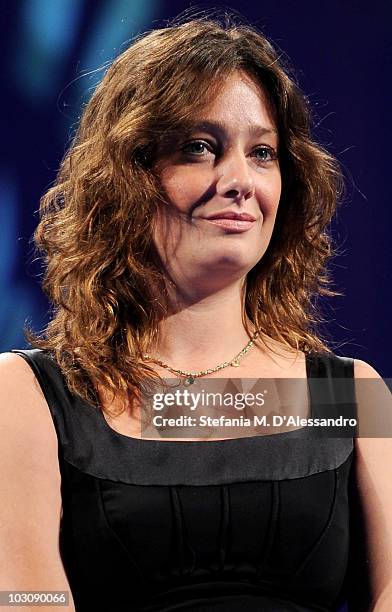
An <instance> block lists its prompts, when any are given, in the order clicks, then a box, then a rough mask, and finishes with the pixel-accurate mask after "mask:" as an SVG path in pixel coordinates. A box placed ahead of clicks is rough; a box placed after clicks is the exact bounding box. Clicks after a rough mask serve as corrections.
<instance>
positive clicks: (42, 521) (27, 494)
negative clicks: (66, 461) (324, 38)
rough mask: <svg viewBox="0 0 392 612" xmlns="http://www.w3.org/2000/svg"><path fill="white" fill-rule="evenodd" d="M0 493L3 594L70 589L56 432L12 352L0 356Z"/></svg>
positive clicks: (26, 369) (36, 388)
mask: <svg viewBox="0 0 392 612" xmlns="http://www.w3.org/2000/svg"><path fill="white" fill-rule="evenodd" d="M0 490H1V491H2V503H1V504H0V568H1V570H0V590H69V585H68V581H67V578H66V575H65V572H64V568H63V565H62V560H61V556H60V551H59V545H58V540H59V531H60V521H61V510H62V499H61V474H60V468H59V463H58V442H57V436H56V431H55V427H54V423H53V420H52V416H51V414H50V410H49V407H48V405H47V403H46V400H45V397H44V394H43V391H42V389H41V388H40V385H39V383H38V381H37V379H36V377H35V375H34V372H33V370H32V369H31V367H30V365H29V364H28V363H27V362H26V361H25V360H24V358H23V357H21V356H20V355H17V354H14V353H2V354H0ZM70 600H71V601H70V605H69V606H68V607H66V609H67V610H72V611H74V606H73V601H72V597H71V598H70ZM45 609H46V607H45Z"/></svg>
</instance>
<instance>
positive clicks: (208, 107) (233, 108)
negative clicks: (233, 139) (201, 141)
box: [191, 70, 276, 132]
mask: <svg viewBox="0 0 392 612" xmlns="http://www.w3.org/2000/svg"><path fill="white" fill-rule="evenodd" d="M214 122H216V123H219V124H222V125H223V124H226V123H227V124H233V123H234V124H237V125H241V126H245V127H252V128H255V129H256V128H260V129H259V131H262V130H263V129H264V131H265V130H267V129H270V130H271V132H273V131H275V132H276V122H275V112H274V108H273V105H272V103H271V101H270V99H269V96H268V94H267V92H266V91H265V90H264V88H263V87H262V85H261V84H260V83H258V82H256V80H255V79H254V78H252V77H251V76H250V75H248V74H247V73H245V72H243V71H239V70H237V71H235V72H233V73H232V74H231V75H230V76H228V77H226V78H225V79H224V80H223V82H222V83H220V84H215V85H214V87H213V90H212V93H211V95H210V96H208V97H207V99H206V100H205V101H204V104H203V105H202V106H201V107H200V108H199V109H198V111H197V112H195V113H194V115H193V117H192V122H191V123H192V124H203V123H205V124H209V123H214Z"/></svg>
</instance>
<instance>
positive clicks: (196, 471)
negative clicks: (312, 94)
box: [0, 18, 392, 612]
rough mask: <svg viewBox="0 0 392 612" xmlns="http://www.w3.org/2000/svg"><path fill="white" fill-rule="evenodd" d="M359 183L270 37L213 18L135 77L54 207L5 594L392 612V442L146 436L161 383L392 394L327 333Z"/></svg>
mask: <svg viewBox="0 0 392 612" xmlns="http://www.w3.org/2000/svg"><path fill="white" fill-rule="evenodd" d="M341 187H342V180H341V175H340V173H339V169H338V166H337V163H336V162H335V160H334V159H333V158H332V157H331V156H330V155H329V154H328V153H327V152H326V151H325V150H323V149H322V148H321V147H320V146H319V145H317V144H316V143H315V142H313V141H312V139H311V134H310V119H309V109H308V106H307V103H306V99H305V98H304V96H303V94H302V93H301V92H300V90H299V88H298V87H297V85H296V84H295V83H294V81H293V80H292V79H291V78H290V76H289V70H288V68H287V67H284V66H283V64H282V61H281V59H280V58H278V57H277V54H276V52H275V50H274V49H273V47H272V46H271V44H270V43H269V42H268V41H267V40H266V39H265V37H264V36H263V35H261V34H260V33H258V32H257V31H256V30H254V29H252V28H251V27H249V26H243V25H238V24H236V23H234V21H233V22H230V20H226V21H225V23H224V24H221V23H219V20H213V19H210V18H206V19H203V18H200V19H195V20H190V21H188V22H186V23H182V24H177V25H173V26H170V27H167V28H164V29H162V30H155V31H152V32H149V33H147V34H146V35H144V36H141V37H139V38H138V39H137V40H136V41H135V42H134V43H133V44H132V45H131V46H130V47H129V49H127V50H126V51H125V52H124V53H123V54H122V55H120V56H119V57H118V58H117V60H116V61H115V62H114V63H113V65H112V66H111V67H110V68H109V69H108V70H107V72H106V74H105V76H104V78H103V81H102V83H101V84H100V86H99V87H98V88H97V90H96V92H95V93H94V95H93V97H92V99H91V101H90V102H89V104H88V105H87V107H86V109H85V111H84V114H83V117H82V120H81V124H80V127H79V130H78V132H77V134H76V137H75V139H74V142H73V144H72V146H71V148H70V150H69V152H68V154H67V155H66V157H65V159H64V162H63V164H62V167H61V169H60V172H59V175H58V179H57V181H56V185H55V186H54V187H53V188H52V189H50V190H49V192H48V193H47V194H46V196H45V197H44V198H43V200H42V205H41V221H40V224H39V226H38V228H37V230H36V234H35V239H36V243H37V245H38V247H40V248H41V249H42V250H43V251H44V252H45V253H46V264H47V270H46V276H45V280H44V284H43V287H44V289H45V291H46V292H47V294H48V295H49V297H50V299H51V300H52V302H53V304H54V306H55V308H54V312H53V317H52V320H51V322H50V324H49V326H48V327H47V329H46V330H45V333H44V334H42V336H41V337H37V336H34V335H33V334H32V333H31V332H28V338H29V340H30V342H31V344H32V346H33V347H35V348H34V349H33V350H29V351H24V352H23V351H15V352H14V353H5V354H3V355H2V356H1V364H0V365H1V368H0V376H1V385H2V390H3V394H2V396H3V398H4V399H3V400H2V406H1V420H2V432H3V433H2V451H1V462H0V464H1V468H0V469H1V478H2V482H3V483H4V485H3V490H4V486H5V495H4V494H3V502H4V500H5V503H3V508H2V519H3V520H2V524H3V525H6V529H5V528H4V530H3V528H2V531H1V532H0V533H1V538H2V551H3V552H2V556H3V560H4V561H6V562H7V565H6V569H4V570H3V575H2V578H1V588H2V589H10V588H11V589H15V590H17V589H19V590H21V589H23V590H27V589H30V590H43V589H45V590H61V591H67V590H69V589H71V591H72V595H71V594H70V602H69V606H68V609H70V610H77V612H84V611H85V610H90V609H91V610H105V611H113V612H117V611H120V610H121V611H122V610H143V611H147V610H149V611H153V610H160V611H163V610H165V611H168V610H185V609H186V610H225V611H227V610H242V609H245V608H246V609H247V610H274V611H276V610H279V611H283V610H285V611H288V610H292V611H294V610H295V611H310V610H322V611H327V610H328V611H330V610H338V609H339V607H340V606H341V604H342V603H343V601H344V599H345V598H346V597H349V599H350V600H351V602H352V604H351V605H352V607H351V608H350V609H352V610H375V611H376V612H384V611H387V610H388V611H389V610H390V609H391V605H392V586H391V584H392V562H391V558H392V555H391V550H392V528H391V519H392V496H391V486H390V483H389V479H388V478H387V476H386V473H385V469H384V466H385V463H386V461H388V459H392V449H391V444H390V442H389V441H388V440H383V439H380V440H369V439H368V440H367V439H361V440H360V439H355V447H354V441H353V439H352V438H341V439H328V440H323V441H320V440H317V441H315V440H311V439H308V438H307V437H306V436H307V434H306V433H305V434H304V431H305V430H304V428H301V429H299V430H298V431H297V430H296V431H288V432H285V433H281V434H279V435H278V436H275V437H274V436H270V435H269V436H261V435H256V436H250V437H249V436H248V437H247V435H246V430H245V433H244V431H242V433H238V435H237V436H234V437H235V438H236V439H225V438H227V436H225V435H224V432H223V430H222V429H220V430H218V436H216V437H215V438H214V439H213V440H206V439H203V436H202V437H200V435H196V436H193V437H192V436H183V435H181V431H180V432H179V433H178V432H177V434H175V435H174V436H171V437H170V438H169V439H167V440H158V439H151V436H149V437H145V436H143V423H142V411H141V402H140V399H141V397H143V393H142V390H143V388H144V384H145V382H146V381H147V382H151V381H152V382H154V381H155V380H156V379H157V377H159V376H160V377H162V379H163V377H170V376H171V377H172V378H175V379H176V380H178V381H179V382H183V383H186V384H187V385H188V387H189V388H191V387H192V385H197V384H201V383H202V382H203V381H207V380H210V379H214V382H216V384H217V385H218V387H219V385H220V384H222V385H223V386H224V385H225V384H226V382H227V381H228V380H231V378H232V377H233V378H236V379H241V380H242V381H245V383H246V381H248V380H249V379H260V378H263V379H271V380H272V379H274V380H279V379H282V380H283V379H284V380H285V379H297V380H301V379H305V380H307V381H308V382H311V379H312V378H323V379H327V381H331V382H332V383H335V382H336V381H335V378H344V379H351V380H352V379H353V377H354V376H355V378H359V377H361V378H366V377H369V378H379V375H378V374H377V373H376V372H375V371H374V369H373V368H372V367H371V366H369V365H368V364H366V363H364V362H362V361H358V360H353V359H350V358H343V357H337V356H336V355H335V354H334V353H333V351H332V350H331V349H330V348H329V347H328V345H327V342H326V341H325V340H323V339H322V338H321V337H320V334H319V332H318V328H317V324H318V323H319V322H320V317H319V314H318V312H317V308H316V303H315V298H317V296H318V295H334V292H333V291H331V290H330V289H329V288H328V284H329V278H328V274H327V272H326V267H325V266H326V262H327V260H328V258H329V257H330V255H331V253H332V248H331V242H330V238H329V236H328V233H327V226H328V224H329V222H330V220H331V218H332V216H333V213H334V211H335V208H336V203H337V199H338V196H339V195H340V193H341ZM18 352H19V353H20V354H17V353H18ZM161 382H162V381H161ZM5 398H6V399H5ZM336 401H338V400H336ZM354 403H355V399H354V397H353V396H350V397H349V401H348V403H347V404H346V406H348V408H347V414H349V413H350V411H352V410H354ZM300 404H301V402H300ZM301 405H302V408H303V409H305V412H304V413H305V414H308V413H310V414H311V415H314V414H315V412H316V410H317V407H316V404H315V402H314V397H311V398H310V399H309V405H306V406H305V405H304V403H303V402H302V404H301ZM144 437H145V439H143V438H144ZM155 437H157V436H155ZM350 483H351V484H350ZM374 500H377V504H374ZM359 508H361V509H362V511H363V512H362V514H363V517H364V518H363V520H362V521H361V520H360V517H359V515H360V512H359ZM357 515H358V516H357ZM349 527H350V529H351V532H350V534H349ZM356 529H358V534H357V533H356ZM360 529H364V530H365V531H359V530H360ZM59 538H60V546H58V539H59ZM358 538H361V539H360V540H359V539H358ZM365 542H366V547H365ZM362 544H363V549H362ZM361 572H362V573H361ZM358 578H360V584H356V580H357V579H358ZM365 579H366V580H365ZM364 581H366V582H368V583H369V585H368V587H367V588H366V589H364V592H363V593H361V595H360V596H358V597H356V594H357V593H358V592H360V589H359V587H360V586H361V584H363V582H364Z"/></svg>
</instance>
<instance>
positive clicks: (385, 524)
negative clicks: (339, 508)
mask: <svg viewBox="0 0 392 612" xmlns="http://www.w3.org/2000/svg"><path fill="white" fill-rule="evenodd" d="M354 375H355V379H356V387H357V379H358V380H359V379H360V380H361V381H362V383H361V385H360V386H359V389H363V392H361V391H360V392H359V393H357V390H356V396H357V403H358V414H359V419H361V415H365V414H366V412H368V413H369V411H376V410H377V409H378V405H377V402H378V401H382V402H384V403H385V406H384V407H387V403H388V402H389V410H390V413H391V398H390V392H389V390H388V387H387V386H386V385H385V383H384V382H383V381H382V379H381V376H380V375H379V374H378V373H377V372H376V370H374V368H372V366H370V365H369V364H367V363H366V362H364V361H360V360H354ZM365 379H367V380H365ZM369 379H373V380H372V381H370V384H367V383H369ZM372 394H373V395H376V397H372ZM375 416H376V418H377V417H378V416H379V415H377V414H376V415H375ZM386 416H388V415H386ZM389 417H391V414H389ZM381 425H383V424H382V423H381ZM384 427H385V429H384V431H385V434H384V435H385V436H389V437H383V438H382V437H373V438H370V437H361V436H359V437H358V438H356V439H355V465H354V474H355V487H356V493H357V497H356V503H357V504H358V505H359V506H360V507H359V508H356V509H355V510H356V511H357V512H358V515H359V516H361V517H362V523H361V530H360V531H358V532H357V533H355V534H353V535H354V537H355V538H362V542H356V543H354V544H355V545H356V546H357V550H362V551H363V555H364V557H365V559H363V560H362V561H363V562H364V563H363V564H364V565H365V567H366V568H367V569H366V571H367V573H368V576H367V577H366V579H367V580H368V584H369V587H370V596H371V598H372V606H374V605H375V604H376V602H377V603H378V605H376V608H375V610H377V612H378V611H380V612H382V611H383V610H384V609H385V610H388V611H390V610H391V609H392V600H391V599H390V597H391V596H390V595H388V593H389V590H390V589H391V588H392V587H391V585H392V477H391V471H392V470H391V468H392V438H391V437H390V436H391V432H390V428H389V427H388V424H387V423H384ZM358 587H360V584H359V583H358ZM382 594H383V599H384V598H385V604H383V606H380V601H381V595H382ZM384 605H385V606H386V607H385V608H384ZM369 609H370V610H373V609H374V608H373V607H371V608H369Z"/></svg>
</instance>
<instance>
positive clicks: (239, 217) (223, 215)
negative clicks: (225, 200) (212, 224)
mask: <svg viewBox="0 0 392 612" xmlns="http://www.w3.org/2000/svg"><path fill="white" fill-rule="evenodd" d="M204 219H207V220H208V221H211V220H213V219H233V220H235V221H256V219H255V218H254V216H253V215H251V214H249V213H237V212H232V211H226V212H225V211H222V212H219V213H216V214H213V215H209V216H208V217H204Z"/></svg>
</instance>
